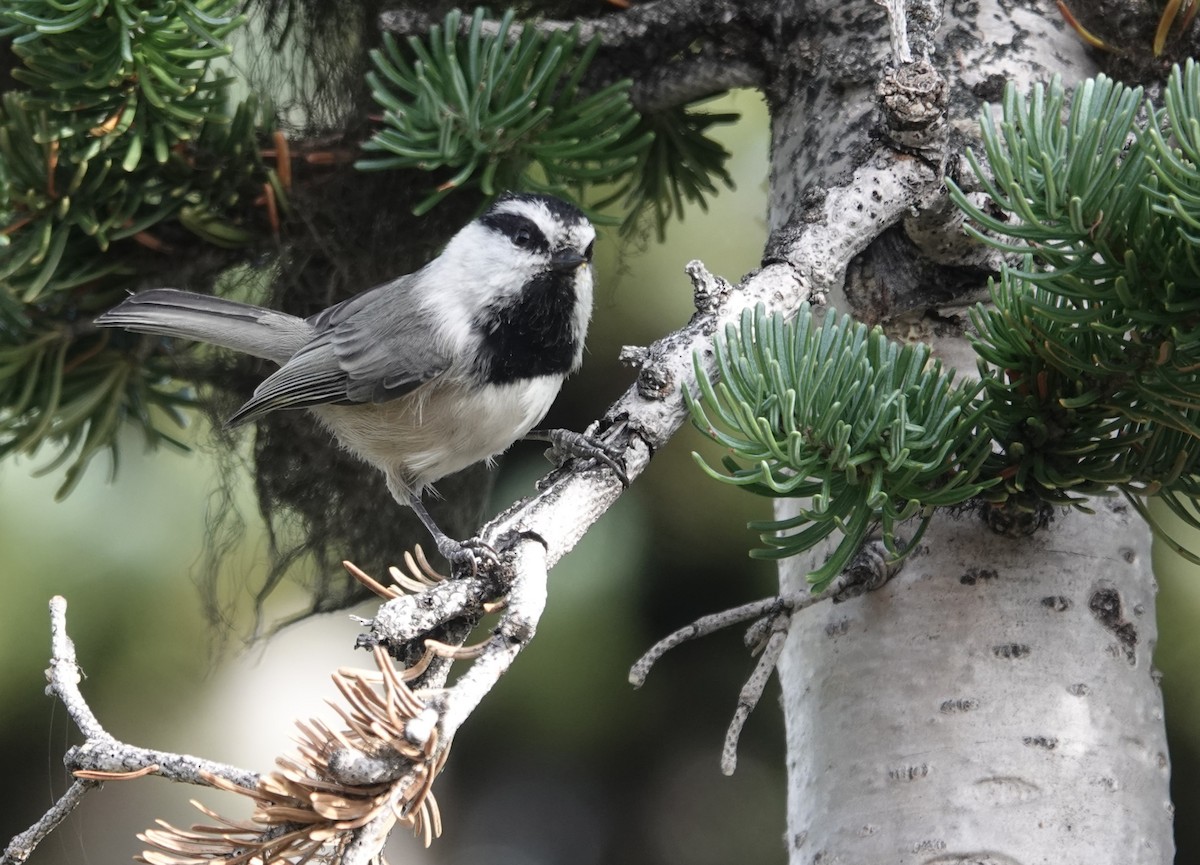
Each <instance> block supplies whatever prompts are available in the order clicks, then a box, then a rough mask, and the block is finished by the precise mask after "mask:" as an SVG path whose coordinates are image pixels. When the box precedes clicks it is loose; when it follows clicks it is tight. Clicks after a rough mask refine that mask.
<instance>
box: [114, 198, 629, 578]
mask: <svg viewBox="0 0 1200 865" xmlns="http://www.w3.org/2000/svg"><path fill="white" fill-rule="evenodd" d="M595 237H596V231H595V229H594V228H593V227H592V224H591V223H590V222H589V221H588V220H587V218H586V217H585V216H584V215H583V214H582V213H581V212H579V210H577V209H576V208H575V207H573V206H572V205H570V204H568V203H566V202H565V201H561V200H560V199H557V198H554V197H551V196H548V195H526V194H511V193H510V194H507V195H505V196H502V197H500V198H499V199H497V200H496V201H495V203H493V204H492V205H491V207H490V208H489V209H488V210H487V211H486V212H485V213H484V214H483V215H482V216H480V217H479V218H478V219H476V220H474V221H473V222H471V223H469V224H468V225H467V226H466V227H465V228H463V229H462V230H461V231H459V232H458V234H456V235H455V236H454V237H453V238H452V239H451V240H450V242H449V243H448V244H446V248H445V250H443V252H442V254H441V255H440V256H438V257H437V258H435V259H434V260H433V261H431V262H429V263H428V264H426V265H425V266H424V267H422V268H421V269H420V270H418V271H416V272H415V273H410V274H408V275H407V276H401V277H398V278H396V279H394V280H392V281H391V282H386V283H383V284H382V285H378V286H376V287H375V288H371V289H368V290H367V291H364V292H362V293H361V294H358V295H355V296H354V297H351V298H349V299H348V300H345V301H343V302H342V303H339V304H337V305H336V306H331V307H330V308H329V309H326V310H324V311H323V312H319V313H317V314H316V315H314V316H312V317H311V318H307V319H302V318H297V317H295V316H292V315H286V314H284V313H282V312H276V311H274V310H270V309H264V308H262V307H258V306H251V305H249V304H245V303H238V302H235V301H231V300H223V299H221V298H217V297H212V296H210V295H204V294H193V293H191V292H186V291H178V290H176V289H171V288H158V289H152V290H150V291H144V292H141V293H139V294H135V295H132V296H131V297H129V298H128V299H126V300H125V301H123V302H122V303H121V304H119V305H118V306H116V307H114V308H113V309H111V310H110V311H108V312H106V313H104V314H103V315H101V316H100V317H99V318H97V319H96V324H97V325H99V326H101V327H124V328H128V329H129V330H133V331H138V332H140V333H151V334H161V335H163V336H173V337H184V338H186V339H194V340H200V341H202V342H208V343H212V344H214V345H219V346H223V347H225V348H230V349H233V350H235V351H240V352H244V353H246V354H250V355H254V356H255V357H262V358H266V359H268V360H272V361H274V362H275V363H277V364H279V369H278V370H277V371H276V372H275V373H274V374H272V375H271V376H270V377H268V378H267V379H266V380H264V381H263V382H262V384H260V385H259V386H258V388H257V389H256V390H255V391H254V395H253V396H252V397H251V398H250V399H249V401H248V402H247V403H246V404H245V405H243V406H242V407H241V408H240V409H239V410H238V411H237V412H236V413H235V414H234V415H233V416H232V417H231V418H230V419H229V421H228V423H229V424H240V423H244V422H246V421H250V420H253V419H255V418H257V417H259V416H261V415H263V414H265V413H267V412H269V411H275V410H277V409H293V408H307V409H308V410H309V411H311V412H312V413H313V414H315V415H316V416H317V418H318V419H319V420H320V421H321V423H323V424H324V425H325V426H326V427H327V428H328V429H329V430H330V432H332V433H333V434H334V435H335V436H336V437H337V439H338V441H339V442H340V443H341V444H342V446H343V447H345V448H346V449H347V450H349V451H350V452H352V453H354V454H356V455H357V456H358V457H360V458H361V459H363V460H365V461H366V462H368V463H370V464H371V465H374V466H376V467H378V468H379V469H380V470H381V471H382V472H383V473H384V475H385V476H386V477H387V484H388V488H389V489H390V490H391V492H392V495H393V496H395V498H396V501H398V502H400V503H401V504H403V505H408V506H410V507H412V509H413V510H414V511H416V513H417V516H418V517H419V518H420V519H421V522H422V523H424V524H425V527H426V528H427V529H428V530H429V532H430V533H431V534H432V535H433V538H434V540H435V541H436V543H437V548H438V552H440V553H441V554H442V555H444V556H445V557H446V558H447V559H449V560H450V561H451V562H453V563H456V564H457V563H469V564H470V566H471V567H472V568H474V567H475V566H476V559H475V556H476V552H475V550H473V549H472V548H477V549H481V551H482V552H483V553H485V554H486V555H488V556H489V557H492V558H494V557H495V553H494V551H492V550H491V548H490V547H487V546H486V545H484V544H482V543H480V542H477V541H467V542H465V543H462V542H459V541H455V540H453V539H451V538H450V537H448V536H447V535H446V534H445V533H444V532H442V530H441V529H439V528H438V527H437V525H436V524H435V523H434V521H433V519H432V518H431V517H430V515H429V512H428V511H427V510H426V509H425V507H424V506H423V505H422V504H421V493H422V492H423V491H424V490H425V489H426V488H427V487H429V486H430V484H432V483H433V482H434V481H436V480H438V479H439V478H442V477H445V476H446V475H449V474H452V473H454V472H457V471H459V470H461V469H464V468H466V467H467V466H470V465H473V464H474V463H477V462H480V461H481V460H487V461H489V462H490V461H491V460H492V459H493V458H494V457H496V456H497V455H499V454H500V453H501V452H503V451H504V450H505V449H507V448H508V446H509V445H511V444H512V443H513V442H514V441H516V440H517V439H519V438H521V437H523V436H525V435H526V434H527V433H528V432H529V431H530V430H531V429H532V428H533V426H534V424H536V423H537V422H538V421H540V420H541V419H542V417H543V416H544V415H545V414H546V412H547V411H548V410H549V408H550V404H551V403H552V402H553V401H554V398H555V397H556V396H557V395H558V391H559V388H560V387H561V386H562V383H563V381H564V380H565V379H566V377H567V376H568V375H569V374H570V373H572V372H574V371H575V370H577V369H578V368H579V365H580V363H581V362H582V360H583V341H584V337H585V336H586V334H587V327H588V319H589V318H590V317H591V312H592V267H591V261H592V246H593V244H594V241H595ZM577 438H581V437H577ZM591 455H593V456H595V455H596V454H591ZM601 459H603V460H604V461H605V462H607V463H608V464H609V465H612V461H611V459H610V458H605V457H604V456H602V455H601Z"/></svg>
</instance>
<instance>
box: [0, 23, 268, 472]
mask: <svg viewBox="0 0 1200 865" xmlns="http://www.w3.org/2000/svg"><path fill="white" fill-rule="evenodd" d="M234 7H235V0H151V2H135V0H75V2H66V3H64V2H53V0H50V2H47V0H11V2H9V3H6V4H4V5H3V6H0V38H7V39H10V40H11V46H12V51H13V53H14V55H15V56H16V57H17V58H18V59H19V60H20V61H21V66H20V67H18V68H16V69H14V70H13V72H12V76H13V78H14V79H15V80H16V81H18V82H19V83H21V84H22V85H24V88H25V89H23V90H18V91H10V92H8V93H5V94H4V96H3V101H2V102H0V457H3V456H6V455H8V454H10V453H33V452H35V451H37V450H38V449H39V448H41V447H42V446H43V445H52V446H55V447H57V448H58V449H59V453H58V456H57V458H56V459H54V460H52V461H51V463H50V464H49V465H47V466H45V467H44V468H43V469H42V471H49V470H51V469H53V468H55V467H57V466H58V465H60V464H62V463H64V462H65V461H67V460H71V467H70V469H69V471H68V473H67V480H66V483H65V484H64V486H63V488H62V489H61V490H60V492H59V494H60V496H61V495H65V494H66V493H67V492H68V491H69V490H70V488H71V487H72V486H73V485H74V484H75V483H76V482H77V481H78V479H79V477H80V475H81V472H82V470H83V468H84V467H85V466H86V465H87V463H88V461H89V460H90V459H91V457H92V456H94V455H95V454H96V453H98V452H99V451H101V450H104V449H108V450H110V451H112V453H113V456H114V459H115V457H116V435H117V432H118V430H119V428H120V426H121V422H122V421H123V420H125V419H129V420H132V421H134V422H135V424H136V425H137V426H139V427H140V428H141V430H142V432H143V433H144V435H145V437H146V439H147V441H148V442H149V443H156V442H159V441H164V440H165V441H174V440H173V439H172V438H171V437H170V436H169V435H168V434H167V433H166V432H165V430H164V429H163V419H164V414H165V416H166V417H171V418H174V419H175V420H176V422H178V421H179V416H178V415H177V413H176V409H177V407H178V406H179V405H181V404H185V403H187V402H189V399H188V397H187V396H186V395H184V394H183V393H181V392H180V391H179V389H178V386H177V385H173V384H171V383H170V382H169V379H168V375H169V372H170V367H169V365H168V364H167V363H166V362H165V360H164V359H163V358H162V357H157V356H150V357H144V358H143V357H134V356H133V355H131V354H130V353H129V352H126V351H122V350H116V349H113V348H112V347H111V345H110V340H111V341H112V342H116V343H121V342H122V338H121V337H119V336H118V337H111V336H110V335H109V334H107V333H105V334H97V333H95V332H94V330H93V329H92V328H91V327H90V322H91V318H92V316H93V315H94V314H95V313H96V312H98V311H99V310H101V309H103V308H104V307H105V306H107V305H109V304H111V302H112V301H113V300H114V299H115V298H117V297H119V293H120V290H121V289H123V288H131V287H133V286H134V285H135V284H136V283H135V282H134V281H133V280H134V278H135V276H136V274H137V271H138V269H139V267H138V265H139V262H144V261H145V259H146V256H147V255H148V252H147V247H149V248H157V249H159V250H167V249H169V246H170V244H169V243H168V242H167V241H164V240H163V239H162V236H161V231H162V229H163V228H164V227H167V228H168V230H177V229H173V228H171V226H179V227H182V228H183V229H186V230H187V231H190V232H191V233H193V234H195V235H196V236H198V237H199V238H200V239H202V240H204V241H207V242H209V243H214V244H217V245H220V246H236V245H242V244H245V243H247V242H249V241H251V240H253V239H254V238H255V237H257V236H260V235H261V234H262V231H261V229H254V228H249V227H247V226H246V225H245V224H243V223H244V216H245V214H246V213H247V212H248V211H249V210H250V209H251V207H252V205H251V200H252V198H253V197H254V196H256V195H259V194H260V193H261V192H262V190H263V184H264V183H267V182H270V183H273V184H274V187H275V188H279V184H278V180H277V179H276V178H274V177H273V175H272V173H271V172H270V171H269V170H268V169H266V167H265V166H264V165H263V164H262V162H261V160H260V159H259V158H258V154H257V143H256V140H257V138H258V136H259V135H260V134H261V132H262V126H261V122H260V117H259V111H258V109H257V107H256V105H255V104H254V102H253V101H250V102H246V103H243V104H242V105H239V106H237V107H236V109H234V110H233V111H232V114H230V113H229V111H228V109H227V108H226V103H227V99H228V89H229V83H230V79H229V78H228V77H226V76H223V75H216V74H214V73H213V72H212V69H211V63H212V61H213V60H215V59H217V58H219V57H222V56H224V55H226V54H227V53H228V49H227V48H226V46H225V45H224V44H223V42H222V39H223V38H224V37H225V36H227V35H228V34H229V33H230V32H232V31H233V30H234V29H235V28H237V27H238V26H240V24H241V23H242V19H241V18H240V17H237V16H236V15H234V14H233V10H234ZM279 191H280V192H282V190H281V189H279Z"/></svg>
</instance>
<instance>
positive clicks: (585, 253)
mask: <svg viewBox="0 0 1200 865" xmlns="http://www.w3.org/2000/svg"><path fill="white" fill-rule="evenodd" d="M595 248H596V241H594V240H593V241H592V242H591V243H589V244H588V245H587V249H585V250H584V251H583V257H584V258H586V259H587V260H588V261H591V260H592V251H593V250H594V249H595Z"/></svg>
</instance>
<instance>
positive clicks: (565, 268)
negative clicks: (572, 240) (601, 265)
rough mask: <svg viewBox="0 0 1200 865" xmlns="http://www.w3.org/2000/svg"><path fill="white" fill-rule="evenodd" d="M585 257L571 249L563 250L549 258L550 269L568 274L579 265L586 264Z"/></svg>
mask: <svg viewBox="0 0 1200 865" xmlns="http://www.w3.org/2000/svg"><path fill="white" fill-rule="evenodd" d="M588 260H589V259H588V258H587V256H585V255H580V254H579V253H578V252H576V251H575V250H573V249H563V250H560V251H559V252H556V253H554V255H552V256H550V269H551V270H553V271H557V272H561V273H569V272H570V271H572V270H576V269H577V268H579V267H580V265H584V264H587V263H588Z"/></svg>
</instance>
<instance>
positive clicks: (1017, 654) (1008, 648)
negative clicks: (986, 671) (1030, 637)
mask: <svg viewBox="0 0 1200 865" xmlns="http://www.w3.org/2000/svg"><path fill="white" fill-rule="evenodd" d="M1029 652H1030V649H1029V646H1027V645H1025V644H1024V643H1006V644H1005V645H1003V646H992V654H993V655H995V656H996V657H997V658H1006V659H1008V660H1015V659H1016V658H1024V657H1025V656H1026V655H1028V654H1029Z"/></svg>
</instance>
